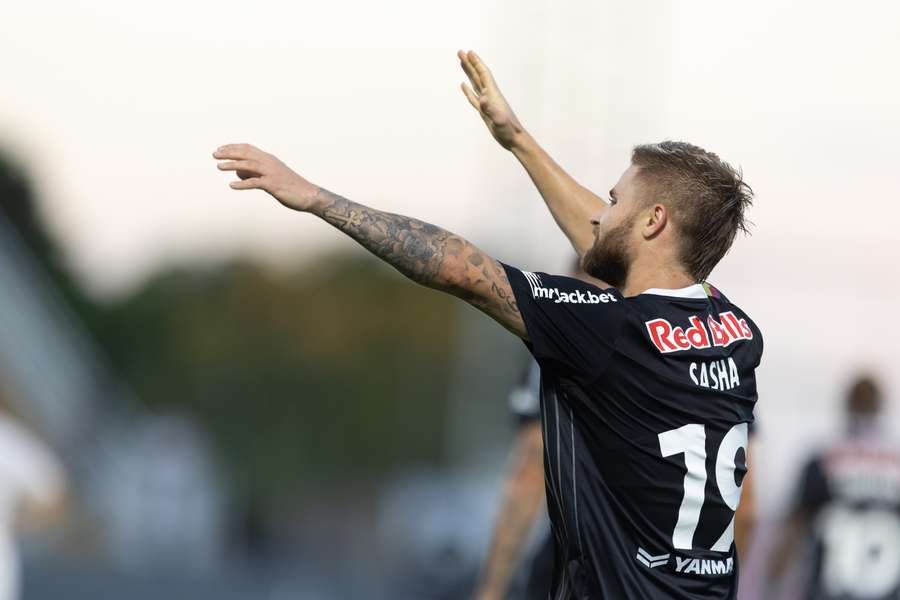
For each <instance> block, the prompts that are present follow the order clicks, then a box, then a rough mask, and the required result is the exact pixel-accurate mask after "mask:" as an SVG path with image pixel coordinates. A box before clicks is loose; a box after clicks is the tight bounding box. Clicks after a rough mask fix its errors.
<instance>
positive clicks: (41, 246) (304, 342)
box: [0, 161, 456, 504]
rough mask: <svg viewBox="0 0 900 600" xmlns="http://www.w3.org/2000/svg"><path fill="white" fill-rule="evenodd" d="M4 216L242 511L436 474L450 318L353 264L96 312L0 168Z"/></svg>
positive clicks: (194, 274)
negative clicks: (202, 441) (234, 491)
mask: <svg viewBox="0 0 900 600" xmlns="http://www.w3.org/2000/svg"><path fill="white" fill-rule="evenodd" d="M0 194H2V208H3V209H4V211H5V213H6V214H7V216H8V217H9V219H10V220H11V221H12V222H13V223H14V224H15V225H16V227H17V228H18V229H19V230H20V232H21V233H22V235H23V238H24V239H25V241H26V243H27V244H28V245H29V246H30V248H31V250H32V251H33V252H34V254H35V255H36V256H37V257H38V259H39V261H40V263H41V265H43V267H44V268H45V269H46V271H47V273H48V274H49V275H50V276H51V278H52V279H53V281H54V283H55V284H56V285H57V286H58V287H59V289H60V290H62V291H63V294H64V296H65V298H66V299H67V300H68V301H69V302H70V304H71V305H72V307H73V308H74V309H75V311H76V312H77V314H78V315H79V316H80V317H81V319H82V320H83V321H85V324H86V325H87V326H88V328H89V329H90V330H91V331H92V332H93V333H94V334H95V335H96V337H97V340H98V342H99V343H100V345H101V346H102V347H104V348H105V349H106V352H107V355H108V357H109V358H110V361H111V362H112V363H113V366H114V367H115V368H116V370H117V371H118V372H119V373H120V374H121V375H122V377H123V378H125V379H126V380H127V381H128V382H129V383H130V384H131V385H132V387H133V388H134V389H135V390H136V391H137V394H138V396H139V397H140V398H141V400H142V401H143V402H145V403H146V404H148V405H149V406H150V407H151V408H154V409H160V410H162V409H177V410H181V411H186V412H187V413H189V414H191V415H193V416H194V417H195V418H196V420H197V421H198V422H199V423H200V424H201V425H202V426H204V427H205V428H206V429H207V431H208V432H209V433H210V434H211V436H212V438H213V440H214V441H215V442H216V445H217V446H218V449H219V450H220V452H221V457H222V458H223V459H224V462H225V464H226V467H228V470H229V472H230V474H231V476H232V480H233V481H234V482H235V483H236V484H237V486H238V491H239V492H240V495H241V496H243V497H245V498H247V497H251V498H252V499H253V501H254V502H256V501H262V502H263V503H266V504H271V503H278V504H281V503H293V502H295V501H296V500H298V499H301V498H302V497H303V496H304V495H306V494H308V493H316V494H320V493H322V492H323V490H324V491H327V490H328V489H330V488H337V487H339V486H341V485H344V484H346V482H347V481H357V482H361V483H362V485H363V486H365V484H366V482H370V483H376V482H377V481H378V480H379V479H382V478H384V477H385V476H386V475H388V474H389V473H391V472H392V471H393V470H394V469H397V468H399V467H402V466H404V465H408V464H410V463H418V462H431V463H434V462H438V461H440V459H441V451H442V442H443V440H442V435H443V433H442V432H443V431H444V427H443V421H444V417H445V410H446V405H447V398H446V395H447V392H446V390H447V389H448V387H449V384H448V377H449V376H450V375H449V374H450V373H452V372H453V369H452V368H450V367H451V366H452V365H451V360H452V358H451V357H452V339H451V338H452V335H453V331H454V327H455V325H454V322H455V315H456V309H455V307H454V305H453V300H452V299H451V298H450V297H448V296H446V295H443V294H439V293H436V292H433V291H431V290H427V289H424V288H421V287H419V286H416V285H414V284H412V283H410V282H408V281H406V280H405V279H403V278H402V277H401V276H400V275H399V274H397V273H396V272H394V271H393V270H391V269H390V268H388V267H385V266H383V265H382V264H380V263H379V262H377V261H376V260H375V259H374V258H371V257H369V256H367V255H366V254H365V253H364V252H363V251H362V250H360V251H359V252H358V253H354V254H352V255H336V256H327V257H324V258H321V259H319V260H318V261H316V262H315V263H314V264H312V265H309V266H306V267H303V268H298V269H296V270H295V271H293V272H284V271H272V270H267V269H264V268H262V267H259V266H256V265H253V264H249V263H244V262H238V263H234V264H229V265H223V266H221V267H219V268H215V269H212V270H209V269H207V270H195V269H180V270H174V271H171V272H167V273H163V274H160V275H158V276H156V277H155V278H153V279H152V280H151V281H148V282H147V283H146V284H145V285H144V286H143V287H141V289H139V290H137V291H136V292H134V293H133V294H131V295H130V296H128V297H126V298H123V299H119V300H116V301H115V302H113V303H110V304H97V303H95V302H92V301H91V300H90V299H88V298H87V297H86V296H85V295H84V294H82V293H81V292H80V289H79V287H78V285H77V284H76V282H74V281H73V279H72V277H71V276H70V275H69V273H68V271H67V270H66V268H65V266H64V264H63V262H62V261H60V260H59V259H60V257H61V254H60V253H59V251H58V249H57V246H56V244H55V243H54V242H53V240H52V239H51V238H50V237H49V236H48V235H47V232H46V229H45V228H44V226H43V224H42V222H41V221H40V219H39V218H38V216H37V214H36V212H35V205H34V200H33V196H32V194H31V191H30V188H29V186H28V185H27V181H26V179H25V178H24V176H23V175H22V174H21V172H20V171H18V170H16V169H15V168H13V167H12V166H11V165H10V164H9V163H5V162H2V161H0Z"/></svg>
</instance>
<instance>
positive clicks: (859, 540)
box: [769, 376, 900, 600]
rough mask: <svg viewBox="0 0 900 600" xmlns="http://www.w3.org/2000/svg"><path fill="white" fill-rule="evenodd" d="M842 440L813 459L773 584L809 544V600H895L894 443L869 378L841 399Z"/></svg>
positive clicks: (897, 464) (899, 540)
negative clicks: (844, 421)
mask: <svg viewBox="0 0 900 600" xmlns="http://www.w3.org/2000/svg"><path fill="white" fill-rule="evenodd" d="M846 402H847V403H846V412H847V424H848V427H847V433H846V436H845V437H844V439H843V440H841V441H839V442H837V443H835V444H833V445H832V446H831V447H829V448H826V449H825V450H823V451H821V452H818V453H816V454H815V455H814V456H813V457H812V459H811V460H810V461H809V462H808V463H807V465H806V467H805V468H804V469H803V472H802V474H801V476H800V485H799V489H798V494H797V498H796V501H795V503H794V506H793V509H792V510H791V513H790V516H789V518H788V521H787V523H786V525H785V527H783V528H782V529H781V532H782V536H781V539H780V540H779V541H778V543H777V545H776V550H775V551H774V552H773V554H772V557H771V561H770V565H769V574H770V578H771V581H772V583H775V582H777V581H778V579H779V578H780V577H781V575H782V574H783V573H784V571H785V570H786V568H787V567H788V566H789V564H790V563H791V562H792V560H793V559H795V557H797V556H798V554H800V555H804V556H805V554H803V553H800V552H798V551H799V550H801V549H803V548H804V546H805V544H804V542H805V541H806V540H811V541H812V545H813V555H812V563H811V564H810V565H809V566H810V572H809V578H808V588H807V590H806V594H805V597H806V598H808V599H809V600H862V599H866V600H897V599H900V442H898V440H897V436H896V435H891V433H892V432H889V431H887V430H886V429H885V428H884V426H883V423H881V422H880V415H881V409H882V398H881V390H880V389H879V387H878V385H877V384H876V383H875V380H874V379H872V378H871V377H868V376H864V377H861V378H859V379H858V380H856V381H855V382H854V383H853V385H852V386H851V387H850V389H849V391H848V393H847V401H846Z"/></svg>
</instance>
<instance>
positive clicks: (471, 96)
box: [459, 83, 481, 112]
mask: <svg viewBox="0 0 900 600" xmlns="http://www.w3.org/2000/svg"><path fill="white" fill-rule="evenodd" d="M459 87H461V88H462V91H463V94H465V95H466V99H467V100H468V101H469V104H471V105H472V108H474V109H475V110H477V111H478V112H481V106H480V105H479V103H478V96H477V95H476V94H475V92H473V91H472V88H470V87H469V84H467V83H461V84H460V85H459Z"/></svg>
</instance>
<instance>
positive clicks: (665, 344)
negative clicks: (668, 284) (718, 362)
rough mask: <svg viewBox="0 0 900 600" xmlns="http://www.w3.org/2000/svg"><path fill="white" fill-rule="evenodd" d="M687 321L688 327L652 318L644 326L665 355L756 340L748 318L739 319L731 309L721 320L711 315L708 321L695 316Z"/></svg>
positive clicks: (722, 314)
mask: <svg viewBox="0 0 900 600" xmlns="http://www.w3.org/2000/svg"><path fill="white" fill-rule="evenodd" d="M688 321H689V322H690V326H689V327H687V328H684V327H673V326H672V324H671V323H669V322H668V321H667V320H665V319H653V320H652V321H647V322H646V323H645V325H646V326H647V333H649V334H650V340H651V341H652V342H653V345H654V346H656V348H657V349H658V350H659V351H660V352H661V353H663V354H668V353H669V352H682V351H684V350H690V349H692V348H693V349H696V350H702V349H704V348H712V347H722V348H724V347H726V346H729V345H731V344H733V343H734V342H739V341H741V340H752V339H753V330H752V329H751V328H750V325H749V324H748V323H747V319H739V318H738V317H737V316H736V315H735V314H734V313H733V312H731V311H727V312H723V313H721V314H720V315H719V320H718V321H717V320H716V319H715V318H714V317H713V316H712V315H710V316H709V317H707V319H706V323H704V322H703V320H702V319H701V318H700V317H698V316H696V315H694V316H692V317H691V318H690V319H688Z"/></svg>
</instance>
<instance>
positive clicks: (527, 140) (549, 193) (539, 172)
mask: <svg viewBox="0 0 900 600" xmlns="http://www.w3.org/2000/svg"><path fill="white" fill-rule="evenodd" d="M457 56H458V57H459V59H460V65H461V66H462V68H463V71H464V72H465V73H466V75H467V77H468V79H469V82H470V84H471V87H470V86H468V85H466V84H463V85H462V90H463V93H464V94H465V96H466V98H467V99H468V100H469V102H470V104H471V105H472V106H473V108H475V110H476V111H477V112H478V114H479V116H481V118H482V119H483V120H484V122H485V124H486V125H487V127H488V130H489V131H490V132H491V134H492V135H493V136H494V138H495V139H496V140H497V141H498V142H499V143H500V145H501V146H502V147H504V148H506V149H508V150H510V151H511V152H512V153H513V154H514V155H515V156H516V157H517V158H518V159H519V160H520V162H521V163H522V165H523V166H524V167H525V170H526V171H527V172H528V174H529V175H530V176H531V178H532V181H534V182H535V184H537V186H538V190H539V191H540V192H541V194H542V196H543V197H544V199H545V201H546V202H547V205H548V207H549V208H550V210H551V213H552V214H553V216H554V217H555V218H556V221H557V223H558V224H559V225H560V227H561V228H562V230H563V232H564V233H565V234H566V235H567V237H568V238H569V239H570V241H571V242H572V244H573V247H574V248H575V251H576V252H583V251H584V250H585V248H584V247H583V246H584V244H583V243H582V241H583V240H585V239H590V235H591V231H590V223H589V222H588V221H587V220H586V219H584V218H583V217H580V216H579V215H584V214H588V212H589V211H590V210H591V206H592V205H593V204H596V203H597V202H599V197H598V196H597V195H596V194H594V193H593V192H591V191H590V190H587V189H585V188H583V187H581V186H580V185H578V183H577V182H576V181H575V180H574V179H573V178H572V177H570V176H569V175H568V174H567V173H565V171H563V170H561V169H560V168H559V167H558V166H557V165H556V164H555V163H554V162H553V160H552V159H551V157H550V156H549V155H548V154H547V153H546V152H544V151H543V150H542V149H541V148H540V146H538V144H537V143H536V142H535V141H534V140H533V139H531V137H530V136H529V135H528V134H527V132H526V131H525V130H524V128H523V127H522V125H521V123H520V122H519V120H518V118H517V117H516V115H515V113H514V112H513V110H512V108H511V107H510V105H509V103H508V102H507V101H506V99H505V97H504V96H503V94H502V93H501V91H500V89H499V87H498V86H497V83H496V81H495V80H494V77H493V75H492V74H491V71H490V69H488V67H487V65H485V64H484V62H483V61H482V60H481V58H480V57H479V56H478V55H477V54H476V53H474V52H463V51H460V52H459V53H458V54H457ZM573 215H574V217H573ZM575 271H576V276H578V277H579V278H582V279H584V277H583V275H584V274H583V273H581V275H579V274H578V272H579V271H580V269H579V268H578V267H577V266H576V269H575ZM749 433H750V439H749V440H748V446H747V452H746V455H747V461H748V462H749V458H750V448H751V446H752V440H753V437H754V436H753V430H752V428H751V429H750V432H749ZM520 447H525V444H524V443H522V444H521V445H520ZM522 456H524V453H523V454H522ZM523 460H524V459H523ZM522 471H527V469H525V468H522V469H521V470H520V471H519V472H517V473H518V474H515V475H514V477H516V479H513V483H517V479H520V478H521V474H520V473H521V472H522ZM752 482H753V478H752V477H751V476H750V474H749V471H748V473H747V475H746V476H745V477H744V480H743V484H742V486H741V488H742V493H741V502H740V505H739V508H738V510H737V513H736V514H735V522H734V540H735V545H736V551H737V553H738V555H739V556H744V555H745V554H746V552H747V551H748V549H749V546H750V541H751V539H752V535H753V532H754V529H755V526H756V504H755V498H754V496H753V490H752ZM514 489H515V490H516V494H515V495H516V496H518V497H523V496H524V497H526V498H530V496H528V492H529V490H530V488H528V487H527V486H524V485H521V484H520V485H515V486H514ZM513 501H514V498H513V497H512V496H509V497H508V498H507V499H506V502H505V504H504V507H505V506H506V505H507V504H509V503H511V502H513ZM525 502H526V504H527V502H528V500H526V501H525ZM513 512H514V513H515V516H516V517H518V518H521V516H522V515H523V514H530V512H529V513H523V511H521V510H519V511H513ZM500 519H501V522H500V523H499V524H498V531H497V535H496V536H495V543H494V544H493V545H492V548H491V553H490V554H489V560H488V568H487V569H486V570H485V572H484V574H483V588H482V589H485V590H490V591H492V592H493V593H492V594H487V595H486V596H485V598H494V597H498V592H499V591H501V590H504V589H505V588H503V587H501V583H502V582H503V581H504V578H503V571H504V569H503V567H504V566H506V565H507V564H508V562H509V558H510V557H512V556H515V555H517V552H518V549H519V548H518V546H519V545H521V537H520V536H517V535H511V534H510V533H509V532H518V530H519V528H515V527H514V526H513V525H514V524H515V523H517V522H518V521H517V520H516V519H515V518H514V517H504V515H503V514H502V513H501V516H500ZM501 530H503V531H501ZM501 537H502V538H503V540H504V541H505V543H504V544H500V543H499V539H498V538H501ZM543 554H544V553H539V554H538V555H537V557H536V560H535V561H534V563H533V565H532V568H533V571H534V572H535V573H540V572H542V570H543V569H542V566H541V565H540V560H541V556H542V555H543ZM492 565H493V566H494V567H495V568H491V566H492ZM531 579H534V577H532V578H531Z"/></svg>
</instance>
